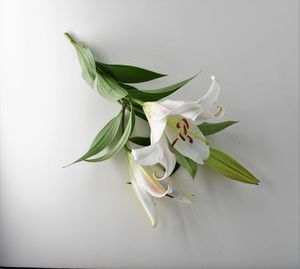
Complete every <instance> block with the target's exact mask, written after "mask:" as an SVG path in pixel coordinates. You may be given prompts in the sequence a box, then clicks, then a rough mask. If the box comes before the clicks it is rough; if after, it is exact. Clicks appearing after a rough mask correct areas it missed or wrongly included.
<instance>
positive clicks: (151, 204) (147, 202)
mask: <svg viewBox="0 0 300 269" xmlns="http://www.w3.org/2000/svg"><path fill="white" fill-rule="evenodd" d="M131 185H132V187H133V190H134V192H135V194H136V196H137V198H138V199H139V201H140V202H141V204H142V206H143V208H144V210H145V212H146V214H147V216H148V217H149V220H150V222H151V225H152V226H153V227H155V226H156V224H157V220H156V219H157V218H156V208H155V201H154V199H153V197H152V196H151V195H150V194H149V193H147V192H146V191H145V190H143V189H142V188H141V187H140V186H139V185H138V184H137V182H136V181H135V180H134V179H133V180H132V181H131Z"/></svg>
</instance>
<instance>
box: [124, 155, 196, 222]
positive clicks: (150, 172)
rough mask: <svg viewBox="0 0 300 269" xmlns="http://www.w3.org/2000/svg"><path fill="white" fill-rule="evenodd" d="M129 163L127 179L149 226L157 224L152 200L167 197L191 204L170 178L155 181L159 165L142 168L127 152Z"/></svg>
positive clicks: (154, 205) (160, 169) (159, 168)
mask: <svg viewBox="0 0 300 269" xmlns="http://www.w3.org/2000/svg"><path fill="white" fill-rule="evenodd" d="M126 154H127V159H128V163H129V177H130V182H131V185H132V187H133V189H134V192H135V194H136V196H137V197H138V199H139V201H140V202H141V204H142V206H143V208H144V210H145V212H146V213H147V215H148V217H149V219H150V222H151V225H152V226H153V227H155V226H156V224H157V217H156V204H155V200H154V198H161V197H164V196H168V197H171V198H174V199H175V200H177V201H180V202H186V203H187V202H191V200H190V199H189V198H188V197H187V196H186V195H184V194H183V193H182V192H181V191H179V190H178V188H177V187H175V185H174V183H173V182H172V180H171V179H170V178H165V179H163V180H157V178H156V177H155V176H154V171H158V172H161V171H162V170H163V169H162V167H161V166H160V165H158V164H156V165H154V166H142V165H140V164H139V163H137V162H136V161H135V159H134V158H133V156H132V154H131V153H130V152H129V151H127V153H126Z"/></svg>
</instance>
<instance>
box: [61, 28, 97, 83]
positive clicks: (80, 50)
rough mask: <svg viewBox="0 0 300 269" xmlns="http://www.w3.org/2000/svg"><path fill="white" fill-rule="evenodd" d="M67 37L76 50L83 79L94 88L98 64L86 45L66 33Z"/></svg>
mask: <svg viewBox="0 0 300 269" xmlns="http://www.w3.org/2000/svg"><path fill="white" fill-rule="evenodd" d="M65 36H66V37H67V38H68V39H69V40H70V41H71V43H72V45H73V46H74V48H75V49H76V52H77V56H78V60H79V63H80V65H81V68H82V77H83V79H84V80H85V81H86V82H87V83H88V84H89V85H90V86H91V87H92V88H93V86H94V80H95V77H96V64H95V60H94V57H93V55H92V53H91V51H90V49H89V48H88V46H87V45H86V44H85V43H83V42H77V41H75V40H74V39H73V38H72V37H71V35H70V34H68V33H65Z"/></svg>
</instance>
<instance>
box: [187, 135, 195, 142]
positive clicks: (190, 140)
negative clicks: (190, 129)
mask: <svg viewBox="0 0 300 269" xmlns="http://www.w3.org/2000/svg"><path fill="white" fill-rule="evenodd" d="M186 137H187V138H188V139H189V142H190V143H191V144H193V142H194V141H193V138H191V137H190V136H189V135H187V136H186Z"/></svg>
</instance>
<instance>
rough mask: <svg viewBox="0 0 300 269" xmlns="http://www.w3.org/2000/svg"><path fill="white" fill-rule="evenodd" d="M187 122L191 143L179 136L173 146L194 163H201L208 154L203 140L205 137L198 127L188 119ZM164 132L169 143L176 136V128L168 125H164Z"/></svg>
mask: <svg viewBox="0 0 300 269" xmlns="http://www.w3.org/2000/svg"><path fill="white" fill-rule="evenodd" d="M188 122H189V128H190V129H189V130H188V135H189V136H190V137H191V138H192V143H190V142H189V140H188V139H185V141H183V140H182V139H180V138H179V139H178V140H177V141H176V143H175V144H174V148H175V149H176V150H178V151H179V152H180V153H181V154H182V155H184V156H186V157H189V158H190V159H192V160H193V161H195V162H196V163H198V164H203V160H206V159H207V158H208V156H209V147H208V145H206V143H205V142H204V141H205V137H204V135H203V134H202V133H201V131H200V130H199V128H198V127H197V126H196V125H195V124H194V123H193V122H192V121H190V120H188ZM166 134H167V136H168V139H169V141H170V142H171V143H172V141H174V139H176V137H177V136H178V132H177V130H176V129H175V128H172V127H171V126H169V125H167V127H166Z"/></svg>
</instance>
